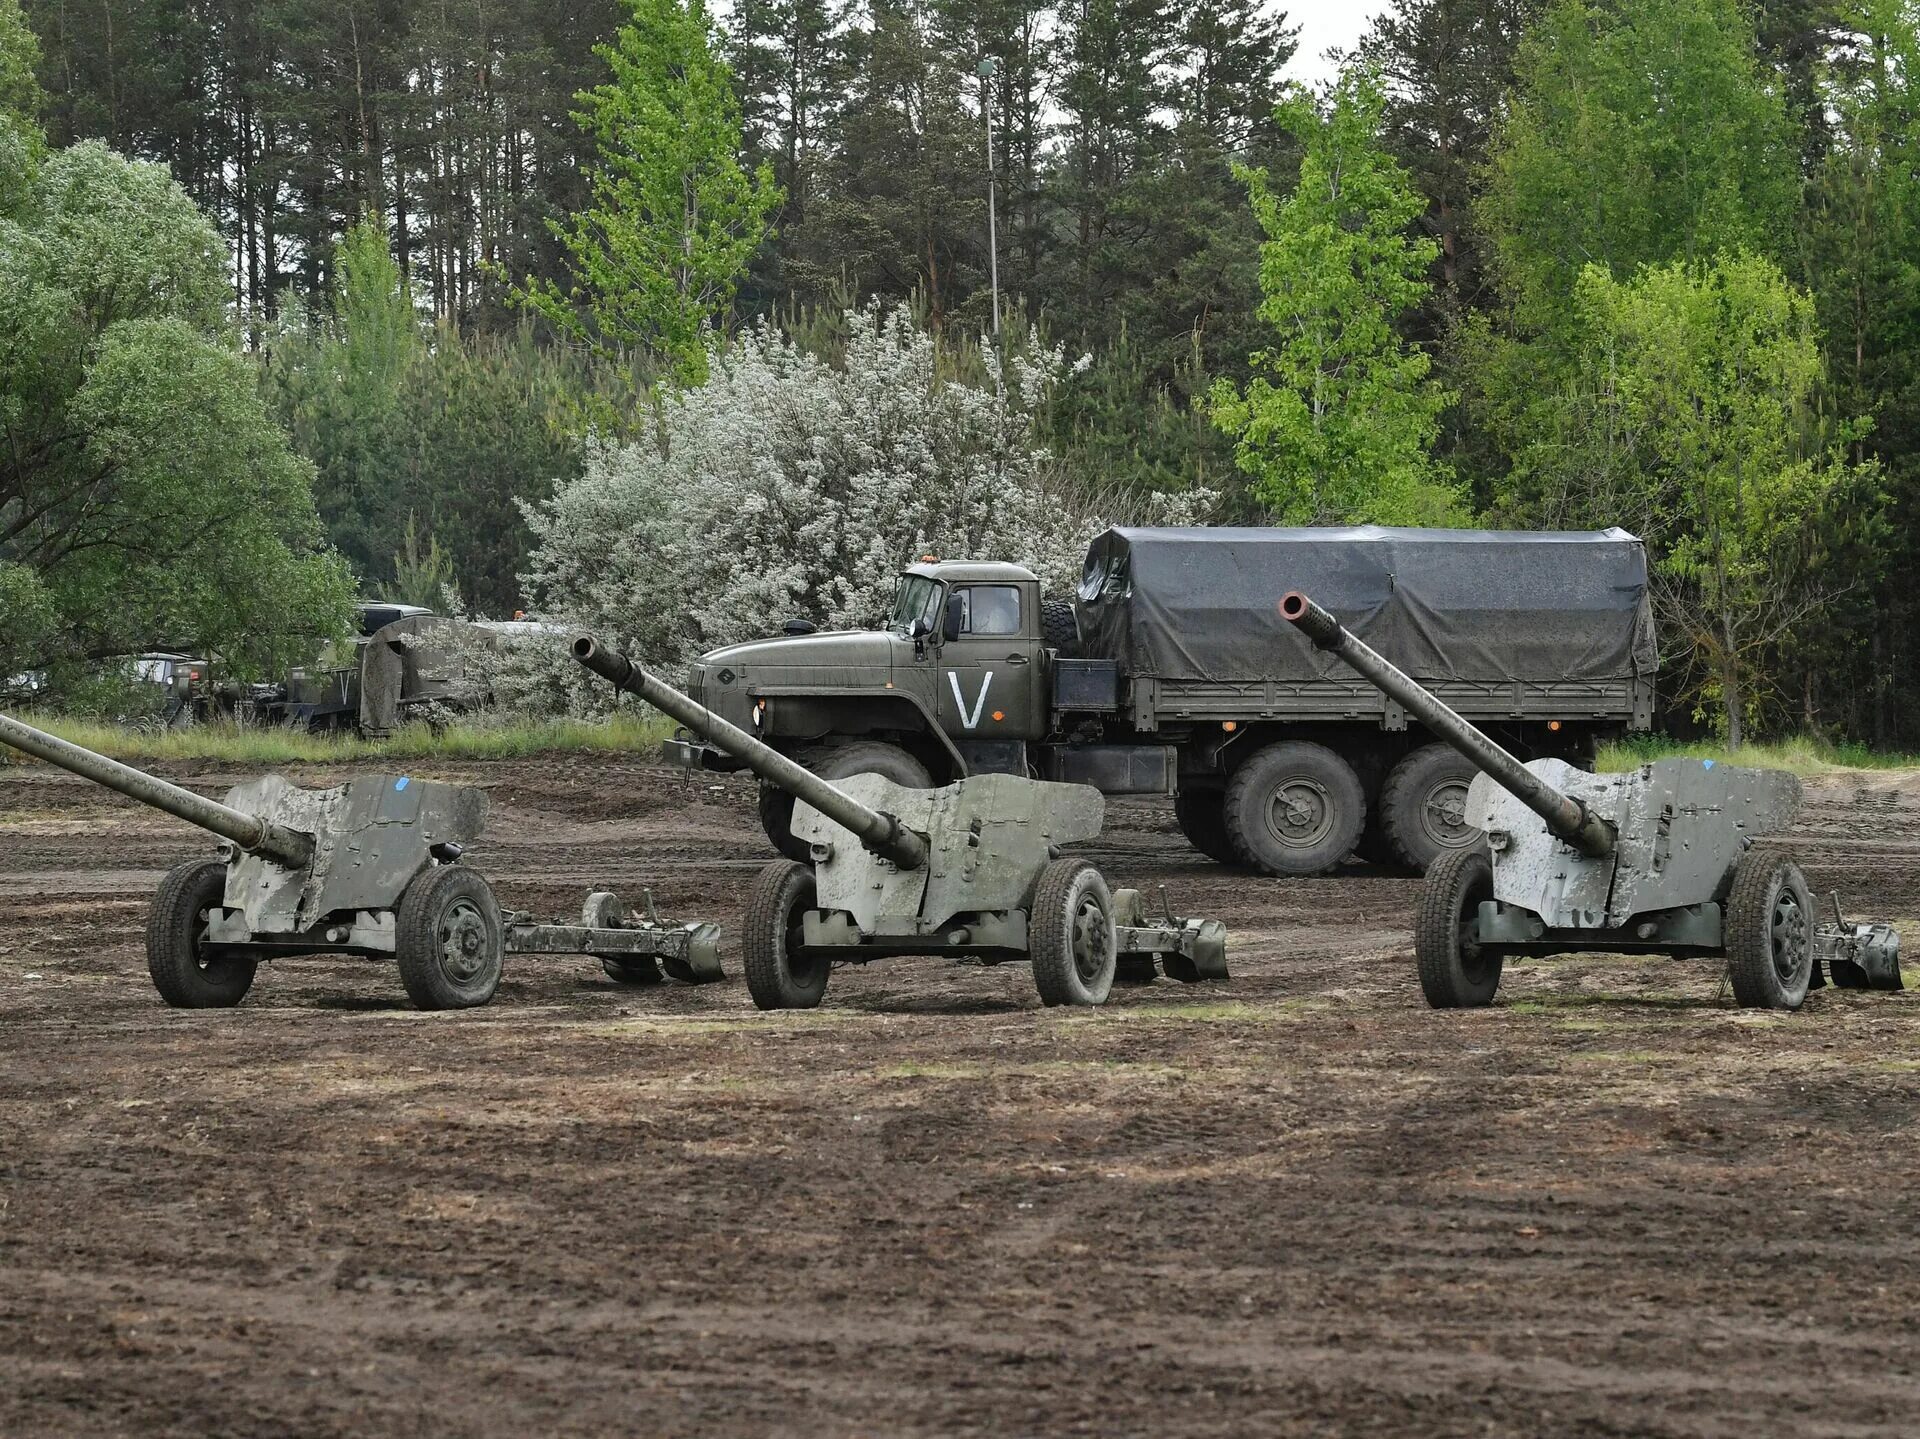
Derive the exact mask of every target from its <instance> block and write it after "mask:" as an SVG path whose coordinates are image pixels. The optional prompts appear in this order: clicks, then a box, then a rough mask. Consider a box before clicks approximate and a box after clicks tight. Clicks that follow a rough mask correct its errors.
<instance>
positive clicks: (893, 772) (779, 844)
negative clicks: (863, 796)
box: [760, 739, 933, 861]
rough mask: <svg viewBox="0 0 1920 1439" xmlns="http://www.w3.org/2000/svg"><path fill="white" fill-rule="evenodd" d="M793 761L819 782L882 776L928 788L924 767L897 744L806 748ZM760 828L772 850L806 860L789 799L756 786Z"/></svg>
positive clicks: (858, 743)
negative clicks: (818, 779)
mask: <svg viewBox="0 0 1920 1439" xmlns="http://www.w3.org/2000/svg"><path fill="white" fill-rule="evenodd" d="M794 759H796V760H797V761H799V763H800V764H802V765H803V766H805V767H806V768H807V769H809V770H811V771H813V773H815V774H817V775H819V776H820V778H821V779H850V778H852V777H853V776H854V775H857V774H877V775H884V776H886V777H887V778H888V779H890V780H892V781H893V782H894V783H895V784H897V785H902V786H904V787H906V788H907V789H932V788H933V776H932V775H930V774H928V773H927V767H926V766H925V765H923V764H922V763H920V761H919V760H917V759H915V758H914V757H913V756H912V755H910V754H908V753H907V752H906V751H905V750H903V749H901V748H900V746H899V745H897V744H887V743H885V742H884V741H882V740H870V739H858V740H850V741H849V742H847V743H846V744H836V745H809V746H807V747H806V748H805V749H802V750H799V751H798V752H796V753H795V755H794ZM760 827H761V828H762V829H764V830H765V831H766V832H767V838H768V839H769V840H771V841H772V842H773V847H774V848H775V849H776V850H778V851H779V852H780V853H781V854H783V855H785V856H786V857H787V858H788V859H791V860H800V861H805V860H807V859H808V858H809V855H808V853H807V845H806V841H804V840H801V839H798V838H796V837H795V836H794V833H793V796H792V795H790V794H788V793H787V792H786V791H785V790H783V789H780V788H778V787H776V786H774V785H770V784H767V783H765V782H764V781H763V782H762V783H761V785H760Z"/></svg>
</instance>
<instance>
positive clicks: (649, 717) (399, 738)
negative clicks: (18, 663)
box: [0, 686, 673, 765]
mask: <svg viewBox="0 0 1920 1439" xmlns="http://www.w3.org/2000/svg"><path fill="white" fill-rule="evenodd" d="M148 688H152V687H151V686H148ZM26 718H27V719H28V720H29V721H30V722H31V723H32V724H33V725H35V726H36V727H37V728H40V729H44V730H46V731H47V732H48V733H50V734H56V735H58V736H60V738H62V739H64V740H66V741H68V742H69V743H71V744H77V745H83V746H85V747H86V748H87V749H90V750H93V751H95V752H97V753H99V754H104V755H108V756H110V757H112V758H114V759H121V760H135V761H138V760H160V761H177V760H214V761H217V762H219V763H221V764H238V765H288V764H364V763H366V762H367V761H368V760H379V759H518V758H520V757H522V756H524V755H531V754H545V753H570V752H572V753H586V754H599V753H613V754H623V755H632V754H634V753H636V752H643V751H651V750H653V749H654V748H655V747H656V746H657V745H659V743H660V742H661V741H662V740H664V739H666V738H667V737H668V736H669V735H670V734H671V733H672V731H673V726H672V725H671V724H668V723H666V722H664V721H663V720H662V719H661V718H660V717H659V716H658V715H657V714H654V713H652V712H651V711H641V710H639V709H637V708H636V709H630V710H622V711H620V712H618V713H616V714H613V715H609V716H608V717H606V718H605V719H601V720H584V719H528V718H524V717H520V716H493V715H484V716H463V717H461V718H460V719H458V720H456V721H455V722H453V723H451V724H446V725H428V724H409V725H405V726H402V727H401V729H400V730H398V731H397V732H396V733H395V734H393V735H392V736H391V737H389V738H387V739H381V740H368V739H362V738H360V737H359V736H358V735H355V734H350V733H341V732H337V731H334V732H327V733H322V734H308V733H304V732H302V731H298V730H291V729H282V728H278V727H275V728H272V729H258V728H254V727H251V726H247V727H243V726H239V725H235V724H232V723H227V722H220V723H211V724H197V725H189V726H187V727H185V728H182V729H169V730H153V729H145V728H142V729H129V728H126V727H124V726H122V725H117V724H112V723H108V722H102V721H99V720H95V719H92V718H90V717H88V716H86V715H84V714H76V713H74V712H71V711H62V712H61V713H59V714H29V715H27V716H26ZM11 753H12V752H11V751H9V750H6V749H4V748H0V765H4V764H6V763H8V758H7V756H8V755H9V754H11Z"/></svg>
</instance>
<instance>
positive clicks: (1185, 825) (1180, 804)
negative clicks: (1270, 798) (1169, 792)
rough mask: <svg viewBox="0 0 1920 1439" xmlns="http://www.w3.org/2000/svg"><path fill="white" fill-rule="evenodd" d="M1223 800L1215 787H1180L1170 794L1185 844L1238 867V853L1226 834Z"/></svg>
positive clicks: (1218, 861) (1211, 858) (1224, 803)
mask: <svg viewBox="0 0 1920 1439" xmlns="http://www.w3.org/2000/svg"><path fill="white" fill-rule="evenodd" d="M1226 800H1227V797H1226V796H1225V795H1224V794H1222V793H1221V792H1220V791H1219V790H1217V789H1183V790H1181V791H1180V792H1179V793H1178V794H1176V795H1175V796H1174V797H1173V820H1174V823H1175V824H1177V825H1179V826H1180V833H1182V834H1184V835H1185V836H1186V837H1187V843H1188V844H1190V845H1192V846H1193V847H1194V848H1195V849H1197V850H1199V851H1200V853H1202V854H1204V855H1205V856H1206V857H1207V858H1208V859H1210V860H1214V861H1215V862H1217V863H1219V864H1230V865H1234V866H1236V867H1237V866H1238V865H1239V863H1240V856H1239V855H1237V854H1235V853H1234V849H1233V839H1232V837H1231V836H1230V835H1229V834H1228V833H1227V816H1226Z"/></svg>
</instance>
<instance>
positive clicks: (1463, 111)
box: [1359, 0, 1540, 335]
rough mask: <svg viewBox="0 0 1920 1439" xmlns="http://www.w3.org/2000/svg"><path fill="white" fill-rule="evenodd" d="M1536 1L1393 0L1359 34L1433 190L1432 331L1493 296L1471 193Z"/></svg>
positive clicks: (1426, 189)
mask: <svg viewBox="0 0 1920 1439" xmlns="http://www.w3.org/2000/svg"><path fill="white" fill-rule="evenodd" d="M1539 8H1540V0H1395V3H1394V4H1393V6H1392V7H1391V8H1390V9H1389V10H1387V11H1386V12H1385V13H1384V14H1382V15H1381V16H1380V18H1379V19H1377V20H1376V21H1375V22H1374V25H1373V28H1372V29H1371V30H1370V31H1369V32H1368V33H1367V36H1366V38H1365V39H1364V40H1363V41H1362V42H1361V45H1360V50H1359V54H1360V57H1361V58H1362V60H1363V61H1364V62H1365V63H1367V64H1369V65H1373V66H1375V67H1377V68H1378V69H1379V71H1380V75H1381V80H1382V83H1383V84H1384V86H1385V88H1386V92H1387V115H1386V125H1387V132H1386V133H1387V145H1388V148H1389V149H1390V150H1392V152H1393V154H1394V155H1395V157H1396V158H1398V159H1399V160H1400V162H1401V163H1402V164H1404V165H1405V166H1406V167H1407V170H1408V172H1409V173H1410V174H1411V175H1412V176H1413V182H1414V184H1415V186H1416V187H1417V188H1418V189H1419V191H1420V193H1421V194H1423V195H1425V196H1426V197H1427V213H1426V216H1425V217H1424V220H1423V225H1424V227H1425V229H1426V231H1427V233H1429V234H1430V235H1432V236H1433V237H1434V239H1435V240H1436V241H1438V242H1439V246H1440V257H1439V261H1438V268H1437V271H1436V274H1435V279H1436V281H1437V284H1438V288H1437V290H1436V296H1435V298H1436V302H1437V305H1438V307H1439V310H1440V312H1441V313H1437V314H1433V315H1430V316H1428V317H1427V319H1426V321H1425V323H1424V324H1423V326H1422V329H1423V330H1424V331H1425V333H1427V334H1429V335H1437V334H1439V333H1441V332H1442V331H1443V330H1444V329H1445V327H1446V323H1447V318H1448V315H1449V314H1452V315H1458V313H1459V312H1460V311H1461V310H1464V309H1468V308H1472V307H1475V306H1478V305H1480V304H1482V303H1484V302H1485V301H1486V300H1487V299H1488V298H1489V297H1488V296H1487V294H1486V280H1485V276H1484V273H1483V257H1482V255H1481V253H1480V243H1479V237H1478V236H1477V235H1476V234H1475V227H1474V224H1473V212H1472V207H1473V193H1474V190H1475V188H1476V184H1477V181H1478V177H1479V173H1480V171H1481V169H1482V167H1483V166H1484V165H1485V163H1486V159H1487V146H1488V142H1489V140H1490V139H1491V137H1492V131H1493V125H1494V122H1495V120H1496V118H1497V117H1498V116H1499V114H1500V110H1501V105H1502V103H1503V101H1504V100H1505V97H1506V95H1507V92H1508V91H1509V90H1510V89H1511V88H1512V87H1513V84H1514V81H1515V75H1514V61H1515V57H1516V55H1517V53H1518V50H1519V46H1520V39H1521V36H1522V35H1523V34H1524V32H1525V29H1526V26H1527V24H1528V23H1529V22H1530V21H1531V20H1532V19H1533V17H1534V15H1535V14H1537V12H1538V11H1539Z"/></svg>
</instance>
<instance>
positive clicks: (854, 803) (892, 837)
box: [573, 635, 927, 869]
mask: <svg viewBox="0 0 1920 1439" xmlns="http://www.w3.org/2000/svg"><path fill="white" fill-rule="evenodd" d="M573 657H574V658H575V659H576V660H578V661H579V662H580V663H581V664H583V665H585V666H586V667H587V668H588V669H590V670H592V671H593V672H594V673H595V674H597V675H599V676H600V677H601V678H602V679H604V680H607V681H608V682H609V683H611V684H613V685H614V686H615V687H616V688H619V689H623V690H626V691H628V692H629V693H630V694H636V695H639V696H640V698H641V699H643V700H645V701H646V702H647V703H648V704H650V705H652V706H653V707H654V708H655V709H657V710H659V711H661V712H662V713H663V714H667V715H670V716H672V717H673V718H674V719H676V720H678V721H680V723H681V724H683V725H685V726H686V727H687V728H688V729H690V730H692V731H693V732H694V733H695V734H698V735H700V736H702V737H704V738H705V739H707V740H709V741H711V742H712V743H714V744H716V745H718V746H719V747H720V748H721V749H723V750H725V751H726V752H727V753H728V754H730V755H732V756H734V758H736V759H738V760H741V761H743V762H744V763H745V764H746V765H747V767H748V768H750V769H751V770H752V771H753V772H754V773H755V774H757V775H759V776H760V777H761V778H762V779H764V780H766V781H767V782H768V783H769V784H774V785H778V786H779V787H780V788H781V789H783V790H785V791H786V792H787V793H788V794H791V795H794V796H796V797H797V798H800V799H803V800H805V801H806V802H807V803H808V804H810V805H812V806H813V807H814V808H815V809H817V810H819V811H820V813H822V814H824V815H826V816H827V817H828V818H829V819H831V820H832V821H833V822H834V823H835V824H837V825H839V826H841V827H842V828H843V829H848V830H851V831H852V832H853V833H854V834H855V835H857V836H859V839H860V843H861V844H862V845H864V846H865V847H866V848H867V849H869V850H871V851H872V852H873V853H874V854H877V855H879V856H881V857H882V858H883V859H890V860H892V861H893V862H894V863H895V864H897V865H899V866H900V868H902V869H919V868H920V867H921V866H922V865H924V864H925V863H926V862H927V843H926V841H925V840H923V839H922V838H921V837H920V836H919V835H917V834H915V833H914V832H913V831H912V830H910V829H908V828H907V827H906V826H905V825H903V824H901V823H900V821H899V820H897V819H895V818H894V817H893V816H892V815H890V814H883V813H882V812H881V811H879V810H876V809H868V808H867V807H866V806H865V805H863V804H861V803H860V802H859V801H858V800H856V799H853V798H851V797H850V796H848V795H847V794H846V793H845V792H843V791H842V790H839V789H836V788H835V787H834V786H833V785H831V784H829V783H827V781H825V780H823V779H821V778H820V776H819V775H817V774H814V773H812V772H811V771H810V770H808V769H806V768H805V767H803V766H801V765H799V764H796V763H795V762H794V761H793V760H790V759H788V758H787V757H786V756H785V755H783V754H781V753H780V751H778V750H777V749H774V748H773V747H772V746H771V745H769V744H765V743H763V742H762V741H760V740H757V739H755V738H754V737H753V736H752V735H750V734H748V733H747V732H746V731H745V730H743V729H741V728H740V727H739V726H738V725H736V724H731V723H729V722H728V721H726V720H724V719H722V718H720V716H719V715H717V714H715V713H714V712H713V711H712V710H710V709H707V708H706V707H705V706H704V705H700V704H696V703H695V702H694V701H693V700H691V699H689V698H688V697H687V696H686V695H683V694H681V693H680V691H679V690H677V689H675V688H673V686H672V685H669V684H665V683H663V682H661V681H660V680H658V679H655V678H654V677H653V676H652V675H650V674H648V673H647V672H646V671H645V670H643V669H641V668H640V667H639V666H638V665H636V664H635V663H634V662H633V661H632V660H630V659H628V658H627V657H626V656H625V655H623V654H621V653H620V652H619V651H618V650H610V649H607V648H605V647H604V646H602V645H601V644H600V643H599V642H598V641H596V640H595V639H594V637H593V636H592V635H581V636H579V637H578V638H577V639H575V640H574V642H573Z"/></svg>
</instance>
